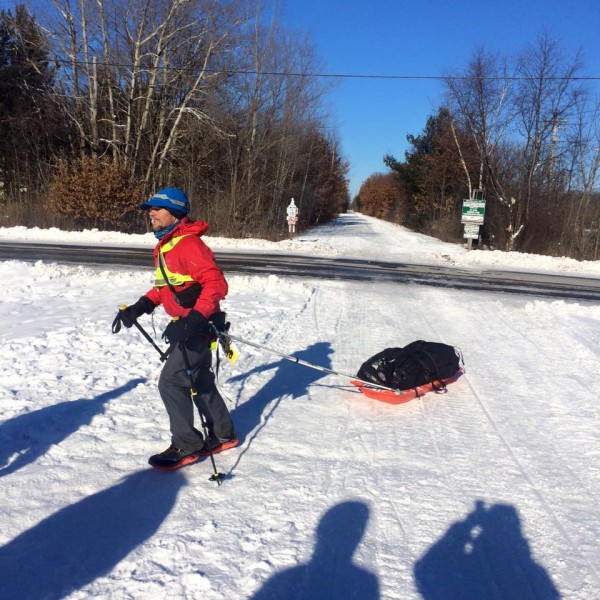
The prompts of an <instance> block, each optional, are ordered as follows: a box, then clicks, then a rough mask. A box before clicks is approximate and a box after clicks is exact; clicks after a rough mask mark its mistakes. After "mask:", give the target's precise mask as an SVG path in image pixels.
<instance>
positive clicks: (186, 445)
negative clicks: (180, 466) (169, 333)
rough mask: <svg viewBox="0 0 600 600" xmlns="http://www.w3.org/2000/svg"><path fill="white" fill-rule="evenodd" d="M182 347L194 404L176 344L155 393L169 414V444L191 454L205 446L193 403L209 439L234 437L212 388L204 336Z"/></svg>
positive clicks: (223, 407) (221, 402)
mask: <svg viewBox="0 0 600 600" xmlns="http://www.w3.org/2000/svg"><path fill="white" fill-rule="evenodd" d="M185 347H186V351H187V355H188V358H189V361H190V366H191V369H192V378H193V380H194V387H195V389H196V392H197V395H196V396H194V401H193V402H192V397H191V393H190V379H189V376H188V374H187V373H186V369H185V363H184V360H183V354H182V352H181V349H180V348H179V345H176V346H175V347H174V348H173V350H172V351H171V353H170V354H169V358H167V362H166V363H165V366H164V367H163V370H162V372H161V374H160V378H159V380H158V391H159V392H160V396H161V398H162V401H163V402H164V405H165V408H166V409H167V413H168V415H169V421H170V425H171V443H172V444H173V445H174V446H177V448H179V449H181V450H188V451H189V452H194V451H196V450H200V449H201V448H202V447H203V446H204V438H203V436H202V433H201V432H200V430H199V429H196V427H194V404H195V405H196V408H197V409H198V411H199V412H200V413H201V414H202V415H203V416H204V420H205V422H206V428H207V430H208V434H209V436H210V437H211V438H212V437H216V438H219V439H231V438H233V437H235V434H234V430H233V423H232V421H231V416H230V415H229V411H228V410H227V407H226V406H225V402H223V398H222V397H221V394H219V391H218V390H217V388H216V386H215V377H214V375H213V372H212V354H211V351H210V345H209V342H208V341H207V340H206V338H203V337H199V338H192V339H189V340H187V341H186V342H185Z"/></svg>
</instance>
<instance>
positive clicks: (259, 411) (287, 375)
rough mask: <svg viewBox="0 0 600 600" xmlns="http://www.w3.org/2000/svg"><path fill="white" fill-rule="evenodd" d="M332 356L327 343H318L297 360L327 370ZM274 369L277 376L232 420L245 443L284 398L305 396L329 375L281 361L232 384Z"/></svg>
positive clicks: (261, 367) (238, 376)
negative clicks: (265, 413) (247, 437)
mask: <svg viewBox="0 0 600 600" xmlns="http://www.w3.org/2000/svg"><path fill="white" fill-rule="evenodd" d="M332 352H333V350H332V349H331V344H329V343H328V342H318V343H316V344H313V345H312V346H309V347H308V348H307V349H306V350H303V351H301V352H296V353H295V354H294V356H295V357H297V358H299V359H300V360H303V361H306V362H310V363H313V364H315V365H318V366H320V367H324V368H325V369H330V368H331V359H330V358H329V356H330V354H331V353H332ZM271 369H277V370H276V372H275V375H274V376H273V377H272V378H271V379H270V380H269V381H268V382H267V383H266V384H265V385H264V386H263V387H262V388H261V389H260V390H259V391H258V392H256V394H254V396H252V398H250V399H249V400H246V402H244V403H243V404H240V405H238V406H237V407H236V408H235V409H234V410H233V411H232V412H231V416H232V419H233V422H234V423H235V430H236V433H237V435H238V437H239V439H240V443H243V442H244V440H245V438H246V436H247V435H248V434H249V433H250V432H251V431H253V430H254V429H255V428H256V427H257V426H258V425H259V424H260V423H261V421H266V420H267V419H268V418H269V417H270V415H271V414H272V413H273V411H274V410H275V409H276V408H277V406H278V405H279V402H281V400H282V398H284V397H285V396H290V397H291V398H292V399H294V398H300V397H301V396H304V395H305V394H306V390H307V389H308V387H309V386H310V385H311V384H313V383H315V382H316V381H318V380H319V379H322V378H323V377H325V376H326V375H327V373H324V372H323V371H317V370H316V369H313V368H312V367H307V366H305V365H301V364H296V363H293V362H291V361H289V360H285V359H282V360H280V361H278V362H275V363H270V364H268V365H261V366H260V367H256V368H255V369H252V370H251V371H248V372H246V373H243V374H242V375H237V376H235V377H232V378H230V379H229V380H228V381H229V382H236V381H241V382H246V381H247V380H248V379H249V378H250V377H251V376H252V375H255V374H257V373H264V372H266V371H269V370H271ZM274 400H275V401H276V402H274V403H273V404H272V405H271V410H270V411H269V414H268V415H264V411H265V409H266V408H267V406H269V405H270V403H272V401H274Z"/></svg>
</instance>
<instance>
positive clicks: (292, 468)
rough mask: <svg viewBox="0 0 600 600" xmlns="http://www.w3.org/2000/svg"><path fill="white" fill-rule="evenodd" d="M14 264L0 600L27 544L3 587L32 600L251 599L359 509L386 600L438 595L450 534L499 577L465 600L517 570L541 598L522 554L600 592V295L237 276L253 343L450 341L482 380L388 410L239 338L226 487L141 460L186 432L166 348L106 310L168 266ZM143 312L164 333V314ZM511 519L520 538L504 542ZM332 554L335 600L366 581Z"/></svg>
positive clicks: (348, 367) (357, 359) (240, 311)
mask: <svg viewBox="0 0 600 600" xmlns="http://www.w3.org/2000/svg"><path fill="white" fill-rule="evenodd" d="M0 275H1V276H2V278H3V280H5V281H6V280H8V278H9V277H10V278H11V279H12V278H13V277H15V276H16V281H17V282H18V283H17V284H16V285H15V286H9V287H8V289H7V290H6V291H5V293H4V295H3V298H2V300H1V301H0V320H1V321H2V322H3V323H5V324H6V327H5V328H4V329H3V330H2V332H1V333H0V336H1V338H2V345H1V346H0V368H1V369H2V373H3V378H2V380H1V382H0V394H1V395H0V407H1V409H2V412H1V415H2V421H1V422H0V435H1V439H2V449H0V486H2V492H3V502H2V505H1V506H0V515H1V516H2V527H1V528H0V545H1V546H2V548H0V581H2V580H3V578H4V581H5V582H4V583H0V596H2V590H3V589H4V588H3V587H2V586H7V585H12V584H8V583H6V580H7V577H6V576H7V573H8V572H9V571H7V569H10V568H12V567H14V566H15V565H16V564H19V565H20V564H21V563H20V562H19V563H16V562H15V561H16V559H15V558H14V557H17V558H19V557H21V558H23V559H24V558H25V557H26V558H27V561H25V560H23V562H24V563H27V564H26V566H23V567H22V569H23V576H24V577H25V579H27V577H29V578H30V582H29V583H23V584H20V585H22V587H19V588H9V589H11V590H13V591H14V590H15V589H17V590H18V591H19V592H20V594H21V597H23V598H27V597H32V598H33V597H35V598H38V597H39V598H41V597H45V596H47V597H49V598H55V597H56V598H59V597H68V598H69V599H70V600H81V599H84V598H89V597H95V596H98V597H102V598H107V597H114V598H135V599H140V598H148V599H150V598H152V599H153V598H169V599H186V600H188V599H203V600H213V599H214V600H216V599H220V598H250V597H252V595H253V594H254V593H255V592H257V591H258V590H259V589H260V588H261V587H262V586H263V585H264V584H265V583H266V582H267V581H269V580H270V579H271V578H272V577H273V576H274V574H275V573H276V572H278V571H285V570H287V569H290V568H292V567H295V566H300V565H308V567H309V568H310V565H311V564H313V562H314V561H313V559H315V560H316V558H315V555H314V553H315V552H316V545H317V542H316V541H315V535H316V532H317V531H318V529H319V523H320V522H322V520H323V519H324V515H326V514H327V512H328V511H329V510H330V509H331V508H332V507H333V506H336V505H341V503H345V502H354V503H356V504H355V505H356V506H358V505H360V504H364V505H365V506H366V507H367V508H368V516H369V518H368V521H367V525H366V530H365V531H364V533H363V534H362V537H361V541H360V544H359V546H358V548H357V550H356V553H355V554H354V558H353V562H354V565H356V566H357V567H360V568H361V569H364V570H365V571H368V572H370V573H374V574H375V575H376V576H377V579H378V583H379V588H380V594H381V598H386V599H387V598H389V599H409V600H410V599H415V600H417V599H420V598H424V599H425V600H430V599H431V598H438V597H440V598H441V597H443V596H433V595H427V594H428V592H427V590H428V589H429V590H431V588H427V587H426V585H425V584H426V580H421V581H420V582H419V585H425V587H423V588H422V589H419V587H418V582H417V580H416V575H415V573H416V571H415V569H418V568H419V566H420V567H422V568H423V569H425V570H423V571H419V573H427V572H428V571H427V570H426V568H427V567H428V566H429V567H430V566H431V565H435V566H437V567H438V569H439V568H440V562H439V560H438V559H437V554H436V552H437V551H439V550H440V548H442V547H443V548H446V549H447V548H448V547H451V548H452V552H453V554H452V557H453V560H454V561H456V562H455V563H450V564H449V565H448V567H447V572H446V573H445V574H446V576H447V578H448V579H449V580H450V579H451V576H452V572H451V567H453V566H454V565H458V566H459V567H460V566H464V564H466V562H467V557H468V556H470V555H472V556H474V557H477V561H478V563H477V564H478V565H479V569H480V571H481V572H483V573H486V574H487V575H486V577H485V578H482V580H481V581H472V582H471V581H466V585H467V587H466V588H465V589H466V592H467V596H465V597H467V598H469V600H474V598H476V597H479V598H484V597H485V598H494V599H495V598H506V597H508V596H507V595H506V593H505V592H506V587H503V586H506V585H507V581H511V582H512V585H513V586H516V587H515V588H513V589H518V590H519V591H520V592H521V595H520V599H521V598H522V600H533V599H534V598H543V597H544V596H543V595H541V592H540V589H541V590H543V589H547V588H543V587H536V586H535V585H534V583H532V582H529V581H527V579H528V576H531V574H532V573H533V572H534V571H533V570H532V569H533V567H531V569H530V570H528V568H527V566H524V565H523V558H524V557H527V558H529V560H531V561H532V562H533V563H535V564H537V565H541V566H542V567H543V568H544V569H545V570H546V571H547V573H548V575H549V577H550V579H551V581H552V583H553V584H554V586H555V587H556V589H557V590H558V592H559V593H560V597H562V598H565V599H569V600H590V599H591V598H595V597H597V596H598V593H599V591H600V576H599V568H598V556H599V552H600V550H599V540H600V515H599V511H598V506H600V489H599V483H598V482H599V478H598V475H599V472H598V464H599V459H600V447H599V444H598V433H597V431H598V430H597V424H598V416H599V409H598V397H599V396H600V383H599V381H598V377H597V370H598V367H597V365H598V360H599V358H600V357H599V350H598V348H599V346H598V342H599V341H600V337H599V336H600V334H599V333H598V332H599V331H600V328H599V325H600V307H598V306H596V305H593V304H590V303H570V302H564V301H553V300H548V299H537V298H531V297H528V298H522V297H515V296H512V295H502V294H493V293H487V294H485V293H473V292H468V291H458V290H441V289H438V288H433V287H432V288H429V287H425V286H417V285H411V284H408V285H401V286H400V285H396V284H373V283H369V284H367V285H365V284H358V283H347V282H339V281H329V282H320V283H319V285H318V286H317V287H315V286H313V285H311V284H310V283H307V282H306V281H305V280H293V279H281V278H278V277H276V276H270V277H266V278H263V277H246V276H233V277H230V278H229V280H230V294H229V297H228V299H227V301H226V305H225V308H226V310H227V312H228V315H229V318H230V319H231V321H232V323H233V329H232V333H233V334H235V335H237V336H239V337H241V338H244V339H248V340H251V341H253V342H256V343H260V344H264V345H265V346H267V347H270V348H273V349H275V350H277V351H278V352H281V353H284V354H294V355H296V356H298V357H299V358H301V359H304V360H306V361H309V362H312V363H315V364H318V365H321V366H324V367H327V368H331V369H333V370H336V371H342V372H347V373H354V372H356V371H357V370H358V367H359V366H360V363H361V362H362V361H363V360H365V359H366V358H368V357H369V356H371V355H373V354H375V353H376V352H379V351H380V350H382V349H383V348H386V347H390V346H402V345H405V344H407V343H409V342H411V341H413V340H416V339H432V340H439V341H443V342H446V343H449V344H452V345H456V346H458V347H460V349H461V350H462V352H463V354H464V358H465V363H466V370H467V372H466V375H465V376H463V377H462V378H460V379H459V380H458V382H456V383H455V384H453V385H451V386H449V388H448V392H447V394H440V395H436V394H428V395H426V396H424V397H423V398H420V399H417V400H413V401H410V402H408V403H406V404H403V405H396V406H394V405H388V404H385V403H378V402H375V401H373V400H369V399H367V398H364V397H363V396H362V395H361V394H360V393H359V392H358V391H356V390H355V389H354V388H353V387H352V386H351V385H349V384H348V381H347V380H346V379H345V378H343V377H335V376H327V375H326V374H325V373H321V372H319V371H315V370H312V369H309V368H307V367H304V366H302V365H296V364H292V363H291V362H288V361H285V360H283V359H281V358H280V357H278V356H276V355H273V354H270V353H269V352H266V351H264V352H263V351H260V350H258V349H255V348H252V347H250V346H245V345H242V344H237V345H238V347H239V349H240V350H241V352H242V356H241V358H240V359H239V361H238V362H237V363H236V365H234V366H231V365H228V364H226V363H224V364H223V365H222V367H221V370H220V373H219V382H220V387H221V389H222V391H223V394H224V396H225V397H226V398H227V401H228V402H229V403H230V407H231V409H232V412H233V417H234V421H235V422H236V427H237V428H238V433H239V435H240V438H241V444H240V446H239V447H238V448H236V449H233V450H231V451H229V452H227V453H224V454H221V455H217V456H216V457H215V460H216V462H217V467H218V469H219V470H220V471H222V472H224V473H225V474H226V475H227V480H226V481H225V482H224V483H223V485H222V486H220V487H218V486H216V485H214V484H213V483H210V482H208V481H207V479H208V477H209V475H210V474H211V467H210V462H209V461H204V462H202V463H200V464H198V465H194V466H193V467H190V468H187V469H185V470H183V471H181V472H179V473H176V474H163V473H157V472H155V471H153V470H152V469H149V468H148V467H147V466H146V461H147V458H148V456H149V455H150V454H152V453H154V452H155V451H158V450H162V449H163V447H166V446H167V445H168V444H169V439H168V432H167V429H168V425H167V420H166V415H165V414H164V409H163V407H162V405H161V403H160V399H159V397H158V393H157V390H156V384H157V380H158V375H159V373H160V362H159V360H158V355H157V353H156V351H155V350H154V349H153V348H152V347H151V346H150V345H149V344H147V343H146V342H145V341H144V340H143V339H141V337H140V335H139V333H138V332H137V331H135V330H134V329H132V330H127V331H123V332H121V333H120V334H119V335H112V334H111V333H110V324H111V321H112V318H113V317H114V314H115V312H116V309H117V308H118V306H119V305H120V304H121V303H123V302H132V301H134V300H135V299H136V298H137V297H138V296H139V295H141V294H142V293H143V292H144V291H145V290H146V289H147V288H148V287H149V285H150V284H151V279H150V276H151V274H149V273H148V272H137V271H125V270H123V271H117V272H112V271H102V270H96V269H91V268H85V267H67V266H62V267H61V266H56V265H46V264H44V263H36V264H35V265H31V264H25V263H21V262H17V261H8V262H4V263H0ZM56 298H60V301H59V302H57V301H56ZM140 322H141V323H142V325H143V326H144V327H145V328H146V329H147V330H148V331H149V332H150V333H152V334H153V335H154V329H155V330H156V333H157V339H160V337H159V336H160V332H162V330H163V329H164V326H165V325H166V317H164V315H161V314H158V313H157V316H156V317H155V319H154V323H155V325H154V328H153V325H152V320H151V319H150V318H149V317H144V318H143V319H141V320H140ZM351 515H354V516H356V515H355V514H354V513H352V514H351ZM493 515H497V516H494V517H493ZM159 517H160V518H159ZM492 517H493V518H495V519H497V520H496V521H492V520H491V519H492ZM358 521H359V519H358V517H356V523H354V522H349V523H348V528H352V527H356V528H357V529H360V524H359V523H358ZM502 523H504V526H505V529H502V527H501V526H500V525H502ZM128 524H131V525H128ZM494 527H496V530H497V531H505V532H506V531H508V530H509V529H510V528H512V529H510V531H512V532H513V537H507V538H505V539H504V538H501V536H499V537H498V538H496V539H494V538H492V540H491V542H490V536H489V533H488V532H489V531H490V530H492V529H494ZM463 530H464V531H463ZM450 531H452V532H454V534H455V537H452V536H449V532H450ZM459 533H460V535H459ZM516 533H518V534H519V535H518V536H517V535H516ZM463 534H464V535H463ZM498 535H499V534H498ZM461 536H462V537H461ZM521 539H522V540H525V541H524V542H523V543H522V544H521V545H520V546H519V547H517V546H516V545H515V544H513V545H511V544H509V543H508V542H510V541H514V540H521ZM507 540H508V541H507ZM444 543H445V544H446V545H445V546H440V544H444ZM494 544H496V546H495V545H494ZM502 544H505V546H502ZM498 547H500V548H503V550H504V552H503V553H502V554H499V550H498ZM67 549H68V550H70V551H71V552H74V553H75V554H76V555H77V563H73V562H72V560H73V559H72V557H71V554H70V553H68V552H66V550H67ZM334 549H335V548H334ZM338 550H339V549H338ZM2 552H4V554H3V553H2ZM323 556H325V558H326V559H327V560H328V563H327V564H328V568H329V566H330V569H328V573H329V579H330V581H331V582H332V583H333V585H334V589H336V590H337V591H338V594H339V597H340V598H341V597H344V598H349V597H352V596H351V595H348V593H346V595H345V596H343V595H342V592H341V590H344V589H345V586H346V585H349V584H352V583H354V580H350V581H348V580H347V579H348V564H347V562H344V561H345V560H347V559H344V557H343V556H341V555H340V556H337V555H336V554H335V552H333V551H330V552H329V554H327V553H325V554H320V555H319V557H321V558H322V557H323ZM99 557H100V558H99ZM329 559H331V565H329ZM103 561H105V562H103ZM75 564H77V565H78V566H79V567H80V570H77V569H75V566H74V565H75ZM2 565H4V566H2ZM442 571H443V569H442ZM467 572H468V573H471V572H470V571H467ZM81 573H83V575H82V574H81ZM78 577H79V578H80V579H78ZM55 580H56V581H55ZM446 583H447V584H448V583H449V582H448V581H447V582H446ZM450 583H451V581H450ZM464 583H465V582H463V584H464ZM69 585H71V586H72V587H71V589H70V591H69ZM310 585H311V584H310V581H307V580H305V582H304V584H301V585H300V588H299V589H298V590H296V591H297V592H298V594H299V595H298V597H303V596H301V594H302V593H305V595H307V596H308V597H310V593H309V591H308V590H309V589H310ZM540 585H541V584H540ZM477 586H479V587H477ZM519 586H521V587H519ZM528 586H530V587H528ZM65 589H67V590H68V591H67V592H66V593H65V592H64V590H65ZM475 590H478V591H479V593H480V595H479V596H477V595H475ZM469 591H470V592H471V595H468V592H469ZM44 594H45V596H44ZM481 594H483V595H481ZM289 597H290V598H291V597H295V596H293V594H292V590H290V595H289ZM313 597H315V598H321V597H323V598H324V597H327V596H318V595H317V596H313ZM546 597H547V598H549V597H551V596H546Z"/></svg>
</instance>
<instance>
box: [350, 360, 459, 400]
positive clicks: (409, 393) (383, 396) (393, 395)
mask: <svg viewBox="0 0 600 600" xmlns="http://www.w3.org/2000/svg"><path fill="white" fill-rule="evenodd" d="M464 372H465V371H464V369H459V370H458V371H456V373H454V375H452V377H448V378H447V379H442V381H443V382H444V383H445V384H446V385H448V384H449V383H454V382H455V381H456V380H457V379H458V378H459V377H460V376H461V375H462V374H463V373H464ZM350 383H351V384H352V385H355V386H356V387H357V388H358V389H359V390H360V391H361V392H362V393H363V394H364V395H365V396H367V398H372V399H373V400H379V401H380V402H387V403H388V404H403V403H404V402H408V401H409V400H412V399H413V398H420V397H421V396H423V395H424V394H426V393H427V392H431V391H435V392H436V393H438V394H445V393H446V390H445V389H443V390H439V391H438V390H434V389H433V385H432V384H431V383H427V384H425V385H420V386H419V387H416V388H413V389H410V390H399V391H397V392H392V391H388V390H382V389H380V388H375V387H371V386H369V385H368V384H366V383H364V382H362V381H356V380H354V379H353V380H352V381H351V382H350Z"/></svg>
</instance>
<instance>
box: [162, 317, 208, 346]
mask: <svg viewBox="0 0 600 600" xmlns="http://www.w3.org/2000/svg"><path fill="white" fill-rule="evenodd" d="M209 327H210V325H209V323H208V321H207V319H206V317H205V316H204V315H203V314H202V313H199V312H198V311H197V310H193V309H192V310H191V311H190V314H189V315H188V316H187V317H180V318H179V319H176V320H175V321H171V322H170V323H169V324H168V325H167V328H166V329H165V330H164V332H163V334H162V338H163V340H165V341H166V342H167V343H168V344H178V343H179V342H185V340H187V339H188V338H189V337H191V336H193V335H197V334H199V333H202V332H204V331H208V329H209Z"/></svg>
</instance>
